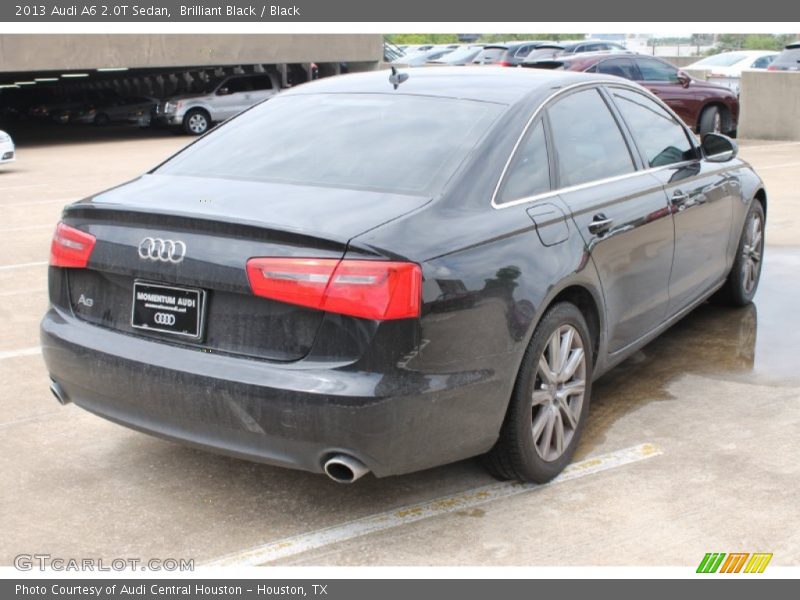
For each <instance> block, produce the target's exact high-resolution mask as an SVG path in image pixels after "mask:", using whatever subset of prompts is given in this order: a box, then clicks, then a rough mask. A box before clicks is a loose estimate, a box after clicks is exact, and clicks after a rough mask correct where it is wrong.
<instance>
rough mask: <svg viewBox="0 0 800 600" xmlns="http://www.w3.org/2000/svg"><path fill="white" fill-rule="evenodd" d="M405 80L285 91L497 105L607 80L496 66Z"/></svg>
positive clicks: (360, 78)
mask: <svg viewBox="0 0 800 600" xmlns="http://www.w3.org/2000/svg"><path fill="white" fill-rule="evenodd" d="M399 73H402V74H407V75H408V79H406V80H405V81H404V82H403V83H401V84H399V86H398V90H397V91H395V90H394V88H393V85H392V83H390V81H389V76H390V75H391V71H388V70H383V71H370V72H367V73H356V74H352V75H341V76H338V77H327V78H324V79H318V80H316V81H314V82H312V83H307V84H303V85H300V86H297V87H295V88H292V89H290V90H287V91H286V92H284V93H283V94H282V95H284V96H285V95H294V94H337V93H338V94H346V93H352V94H390V93H399V94H405V95H418V96H434V97H441V98H461V99H466V100H477V101H482V102H495V103H499V104H514V103H516V102H519V101H521V100H523V99H525V98H527V97H529V96H531V95H535V94H536V92H541V93H542V94H546V95H550V94H551V93H552V92H554V91H555V90H556V89H558V88H561V87H565V86H567V85H572V84H575V83H580V82H583V81H585V82H589V81H592V80H607V79H608V78H607V77H604V76H598V75H590V74H586V73H576V72H573V71H549V70H540V69H509V68H508V67H496V66H464V67H437V68H435V69H433V68H431V69H408V70H405V69H400V70H399Z"/></svg>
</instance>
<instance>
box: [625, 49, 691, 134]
mask: <svg viewBox="0 0 800 600" xmlns="http://www.w3.org/2000/svg"><path fill="white" fill-rule="evenodd" d="M632 60H633V61H634V63H635V64H636V66H637V68H638V71H639V80H638V82H639V83H641V84H642V85H643V86H645V87H646V88H647V89H648V90H650V91H651V92H653V94H655V95H656V96H658V97H659V98H661V100H663V101H664V102H665V103H666V104H667V105H668V106H669V107H670V108H671V109H672V110H674V111H675V112H676V113H677V114H678V116H679V117H680V118H681V119H682V120H683V122H684V123H686V124H687V125H689V126H690V127H692V128H694V127H695V126H696V124H697V123H696V121H697V114H698V111H699V110H700V102H699V101H698V100H697V98H696V97H695V93H694V91H693V90H692V89H691V83H690V84H689V86H688V87H684V85H683V84H682V83H681V81H680V80H679V78H678V69H677V68H676V67H673V66H672V65H670V64H668V63H666V62H664V61H661V60H658V59H656V58H646V57H644V58H640V57H636V58H634V59H632Z"/></svg>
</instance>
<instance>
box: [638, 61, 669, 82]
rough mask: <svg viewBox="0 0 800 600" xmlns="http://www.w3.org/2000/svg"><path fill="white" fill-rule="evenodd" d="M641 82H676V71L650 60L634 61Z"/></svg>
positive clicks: (666, 65) (664, 64) (659, 62)
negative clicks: (640, 75) (640, 76)
mask: <svg viewBox="0 0 800 600" xmlns="http://www.w3.org/2000/svg"><path fill="white" fill-rule="evenodd" d="M636 64H637V65H638V67H639V72H640V73H641V74H642V81H673V82H674V81H678V69H676V68H675V67H673V66H672V65H668V64H666V63H663V62H661V61H660V60H654V59H652V58H639V59H637V60H636Z"/></svg>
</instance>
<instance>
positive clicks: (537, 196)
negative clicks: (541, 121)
mask: <svg viewBox="0 0 800 600" xmlns="http://www.w3.org/2000/svg"><path fill="white" fill-rule="evenodd" d="M601 85H609V86H612V87H619V88H623V89H627V90H630V91H632V92H636V93H639V94H642V95H644V96H645V97H648V98H652V99H655V100H656V103H657V104H659V105H660V106H662V107H663V108H665V109H666V110H667V112H668V113H669V114H670V115H672V116H673V117H674V118H675V119H676V120H677V122H678V124H680V125H683V128H684V130H687V128H686V126H685V124H683V121H682V120H681V119H680V117H678V115H676V114H675V112H674V111H673V110H672V109H671V108H670V107H669V106H667V105H666V104H664V102H663V101H661V100H660V99H659V98H657V97H656V96H654V95H653V94H649V93H648V92H647V90H646V89H644V90H643V89H641V88H640V87H639V86H636V87H634V86H632V85H627V84H625V83H623V82H622V81H620V80H618V79H610V80H609V79H597V80H593V81H587V82H581V83H573V84H572V85H568V86H566V87H563V88H560V89H558V90H556V91H555V92H553V93H552V94H550V95H549V96H548V97H547V98H545V99H544V100H543V101H542V103H541V104H539V106H538V107H537V108H536V110H535V111H533V114H532V115H531V116H530V118H529V119H528V121H527V123H525V127H524V128H523V129H522V133H521V134H520V135H519V137H518V138H517V141H516V143H515V144H514V147H513V148H512V149H511V153H510V155H509V157H508V159H507V160H506V164H505V166H504V167H503V170H502V172H501V173H500V178H499V179H498V181H497V184H496V185H495V187H494V192H492V201H491V205H492V208H493V209H495V210H502V209H504V208H511V207H512V206H519V205H520V204H528V203H530V202H536V201H537V200H544V199H546V198H552V197H553V196H558V195H559V194H566V193H569V192H576V191H579V190H583V189H587V188H591V187H595V186H599V185H604V184H607V183H613V182H615V181H622V180H624V179H630V178H632V177H637V176H639V175H644V174H646V173H655V172H658V171H662V170H665V169H675V168H681V167H685V166H687V165H690V164H692V163H694V162H697V161H699V160H702V158H695V159H692V160H685V161H682V162H678V163H672V164H670V165H663V166H660V167H649V168H646V169H640V170H636V171H633V172H632V173H625V174H623V175H615V176H614V177H606V178H604V179H596V180H594V181H587V182H586V183H581V184H578V185H573V186H568V187H563V188H558V189H555V190H550V191H549V192H543V193H541V194H535V195H533V196H526V197H524V198H519V199H518V200H512V201H510V202H503V203H498V202H497V197H498V194H499V193H500V188H501V187H502V186H503V183H505V179H506V175H507V173H508V170H509V168H510V167H511V163H512V162H513V160H514V157H515V156H516V154H517V150H518V149H519V147H520V145H521V144H522V140H523V138H524V137H525V136H526V135H527V133H528V130H529V129H530V127H531V125H533V122H534V121H535V120H536V118H537V117H538V116H539V115H540V114H541V112H542V111H543V110H544V109H545V107H546V106H547V105H548V104H550V102H552V101H553V100H555V99H556V98H558V96H560V95H562V94H564V93H566V92H569V91H572V90H575V89H578V88H581V87H585V88H589V89H599V86H601ZM687 137H688V138H689V143H690V144H692V145H693V146H694V148H695V150H697V149H698V147H699V146H698V144H696V143H695V140H694V137H693V135H687ZM701 152H702V150H701Z"/></svg>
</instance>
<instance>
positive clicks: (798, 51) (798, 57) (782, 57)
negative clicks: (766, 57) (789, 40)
mask: <svg viewBox="0 0 800 600" xmlns="http://www.w3.org/2000/svg"><path fill="white" fill-rule="evenodd" d="M798 61H800V48H787V49H786V50H784V51H783V52H781V53H780V54H779V55H778V56H777V58H776V59H775V61H774V62H773V63H772V64H773V65H779V66H788V65H792V66H798Z"/></svg>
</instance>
